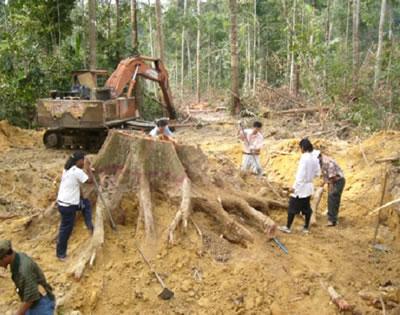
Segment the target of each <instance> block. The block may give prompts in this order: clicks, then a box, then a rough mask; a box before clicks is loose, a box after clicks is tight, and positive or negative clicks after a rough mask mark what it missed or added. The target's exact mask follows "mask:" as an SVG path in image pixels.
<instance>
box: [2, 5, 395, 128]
mask: <svg viewBox="0 0 400 315" xmlns="http://www.w3.org/2000/svg"><path fill="white" fill-rule="evenodd" d="M91 21H92V22H91ZM0 25H1V27H0V87H1V91H2V93H1V95H0V104H1V106H0V119H7V120H9V121H10V122H12V123H13V124H16V125H18V126H23V127H35V123H34V120H33V118H34V116H35V106H36V105H35V104H36V100H37V99H38V98H40V97H45V96H47V95H48V94H49V91H50V90H52V89H61V90H63V89H64V90H67V89H69V88H70V85H71V79H70V77H71V75H70V73H71V71H72V70H78V69H87V68H90V69H93V68H97V69H106V70H108V71H109V72H110V73H111V72H112V71H113V70H114V69H115V67H116V66H117V65H118V63H119V61H120V60H121V59H123V58H126V57H129V56H132V55H135V54H141V55H147V56H155V57H160V58H161V59H162V60H163V61H164V63H165V64H166V66H167V69H168V71H169V75H170V81H171V87H172V91H173V96H174V102H175V103H176V104H183V103H184V102H188V101H189V102H191V103H200V102H202V101H204V102H208V103H210V104H214V103H224V104H226V105H228V104H229V106H231V107H232V106H233V107H236V108H234V109H233V110H234V112H235V111H236V112H238V111H240V109H241V108H243V107H244V108H248V109H249V110H252V105H253V104H254V96H255V95H256V94H257V92H258V91H260V90H263V89H268V88H283V90H284V91H285V93H287V94H290V95H292V96H295V97H297V96H300V97H302V98H304V99H306V100H307V102H308V103H311V104H315V105H319V106H321V105H322V106H329V107H332V108H333V112H334V115H335V118H336V119H339V120H349V121H351V122H352V123H354V124H355V125H358V126H361V127H362V128H365V129H366V130H367V131H373V130H377V129H381V128H384V127H387V126H389V127H392V128H393V127H398V125H399V123H400V120H399V118H400V116H399V112H400V94H399V93H400V92H399V88H398V87H399V84H400V62H399V61H400V44H399V43H400V38H399V37H400V5H399V3H398V2H397V1H396V0H379V1H378V0H258V1H257V0H248V1H247V0H237V1H233V0H229V1H228V0H227V1H223V0H207V1H204V0H197V1H188V0H171V1H160V0H157V1H150V0H149V1H144V0H143V1H135V0H131V1H128V0H108V1H107V0H99V1H95V0H90V1H84V0H78V1H74V0H63V1H61V0H37V1H24V0H8V1H5V0H2V1H0ZM146 90H149V91H148V92H146V93H145V94H144V95H145V102H147V103H150V105H149V106H150V107H151V103H152V100H151V95H150V94H151V93H152V91H153V90H152V88H151V86H149V85H148V84H147V86H146ZM150 112H151V111H150ZM154 114H156V113H154ZM147 118H153V117H151V113H150V116H149V117H147Z"/></svg>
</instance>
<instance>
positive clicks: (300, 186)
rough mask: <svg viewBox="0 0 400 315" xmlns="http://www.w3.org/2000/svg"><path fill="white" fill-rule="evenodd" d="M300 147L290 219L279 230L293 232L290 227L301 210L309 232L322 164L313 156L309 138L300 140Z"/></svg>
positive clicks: (290, 201) (305, 231)
mask: <svg viewBox="0 0 400 315" xmlns="http://www.w3.org/2000/svg"><path fill="white" fill-rule="evenodd" d="M299 145H300V149H301V152H302V155H301V158H300V162H299V166H298V168H297V173H296V180H295V183H294V185H293V188H292V191H293V192H292V193H291V195H290V199H289V208H288V219H287V224H286V226H280V227H279V230H280V231H282V232H285V233H291V230H290V227H291V226H292V223H293V220H294V217H295V215H296V214H299V213H300V212H301V213H302V214H303V215H304V216H305V222H304V227H303V233H308V232H309V230H308V227H309V225H310V219H311V214H312V209H311V205H310V198H311V195H312V194H313V190H314V185H313V180H314V177H316V176H318V175H319V173H320V166H319V164H318V160H317V159H316V157H315V156H313V153H312V152H313V150H314V148H313V145H312V144H311V142H310V141H309V140H308V139H306V138H305V139H302V140H301V141H300V144H299Z"/></svg>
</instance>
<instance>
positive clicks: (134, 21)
mask: <svg viewBox="0 0 400 315" xmlns="http://www.w3.org/2000/svg"><path fill="white" fill-rule="evenodd" d="M131 25H132V53H133V55H138V54H139V51H138V50H139V45H138V31H137V3H136V0H131Z"/></svg>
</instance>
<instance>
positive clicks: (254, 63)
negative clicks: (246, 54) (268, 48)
mask: <svg viewBox="0 0 400 315" xmlns="http://www.w3.org/2000/svg"><path fill="white" fill-rule="evenodd" d="M253 14H254V20H253V89H252V94H253V96H254V95H255V94H256V78H257V0H254V13H253Z"/></svg>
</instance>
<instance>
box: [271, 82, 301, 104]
mask: <svg viewBox="0 0 400 315" xmlns="http://www.w3.org/2000/svg"><path fill="white" fill-rule="evenodd" d="M266 88H267V89H268V90H270V91H272V92H274V93H275V94H276V95H278V96H279V97H281V98H284V99H285V100H288V101H289V102H292V103H293V104H297V105H299V106H301V107H305V105H304V104H303V103H301V102H299V101H296V100H294V99H292V98H290V97H287V96H285V95H283V94H281V93H279V92H277V91H276V90H275V89H274V88H271V87H269V86H266Z"/></svg>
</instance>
